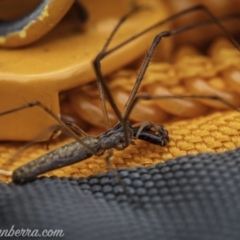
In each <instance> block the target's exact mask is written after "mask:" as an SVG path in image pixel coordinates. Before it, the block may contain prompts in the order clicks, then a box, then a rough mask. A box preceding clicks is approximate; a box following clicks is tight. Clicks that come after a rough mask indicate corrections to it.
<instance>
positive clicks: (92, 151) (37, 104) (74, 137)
mask: <svg viewBox="0 0 240 240" xmlns="http://www.w3.org/2000/svg"><path fill="white" fill-rule="evenodd" d="M35 106H37V107H40V108H41V109H42V110H44V111H45V112H46V113H47V114H49V115H50V116H51V117H52V118H54V119H55V120H56V121H57V122H58V124H59V125H60V127H61V129H62V131H64V132H65V133H66V134H67V135H68V136H70V137H72V138H73V139H75V140H76V141H77V142H79V144H81V145H83V146H84V147H85V148H86V149H87V150H89V151H90V152H91V153H93V154H94V153H95V152H94V149H91V148H90V147H89V146H87V145H86V144H84V143H83V142H82V141H81V138H80V137H79V136H78V135H76V134H75V133H74V132H73V131H72V130H71V129H70V128H69V127H68V126H67V125H66V124H65V123H64V122H63V121H62V120H61V119H60V118H59V117H58V116H57V115H56V114H55V113H53V112H52V111H51V110H50V109H49V108H48V107H47V106H46V105H44V104H43V103H41V102H39V101H32V102H28V103H26V104H24V105H22V106H19V107H16V108H12V109H9V110H6V111H3V112H1V113H0V116H3V115H7V114H10V113H13V112H17V111H21V110H23V109H26V108H30V107H35Z"/></svg>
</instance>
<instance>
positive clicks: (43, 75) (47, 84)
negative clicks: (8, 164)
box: [0, 0, 169, 141]
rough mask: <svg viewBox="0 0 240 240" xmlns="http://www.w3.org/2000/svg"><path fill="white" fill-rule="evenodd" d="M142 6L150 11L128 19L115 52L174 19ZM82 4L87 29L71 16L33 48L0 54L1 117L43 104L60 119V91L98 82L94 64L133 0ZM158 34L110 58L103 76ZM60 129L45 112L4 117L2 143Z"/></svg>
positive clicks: (158, 7) (154, 3)
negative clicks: (162, 21) (31, 104)
mask: <svg viewBox="0 0 240 240" xmlns="http://www.w3.org/2000/svg"><path fill="white" fill-rule="evenodd" d="M141 2H143V4H144V6H146V8H143V9H142V10H141V11H139V12H138V13H136V14H135V15H134V16H132V17H131V18H130V19H128V21H127V24H124V25H123V26H122V28H121V29H120V31H119V32H118V33H117V35H116V37H115V39H114V40H113V42H112V43H111V46H110V47H113V46H116V45H117V44H119V43H121V42H123V41H124V40H125V39H127V38H129V37H130V36H133V35H135V34H136V33H138V32H140V31H141V30H143V29H144V28H147V27H148V26H151V25H152V24H154V23H156V22H158V21H159V20H160V19H164V18H166V16H167V15H169V13H168V11H167V10H166V7H165V5H164V4H163V3H161V2H160V1H158V0H151V1H148V2H147V3H146V2H145V1H139V4H141ZM81 3H82V4H83V5H84V6H85V7H86V9H87V10H88V12H89V17H90V18H89V22H88V26H87V28H86V30H84V31H80V29H79V28H80V27H79V25H80V24H79V21H78V18H77V16H76V15H74V14H70V13H69V14H68V15H67V17H66V18H64V20H63V21H62V22H61V23H60V24H59V25H57V26H56V28H54V29H53V30H52V31H51V32H49V33H48V34H47V35H46V36H44V37H43V38H41V39H40V40H38V41H37V42H35V43H33V44H31V45H30V46H27V47H25V48H18V49H11V50H9V49H4V48H1V49H0V56H1V58H0V112H2V111H5V110H9V109H11V108H15V107H17V106H21V105H23V104H25V103H27V102H29V101H33V100H38V101H40V102H42V103H43V104H45V105H46V106H48V107H49V108H50V109H51V110H52V111H53V112H54V113H55V114H57V115H58V116H59V115H60V112H59V98H58V94H59V92H61V91H64V90H67V89H70V88H74V87H77V86H80V85H83V84H85V83H87V82H89V81H91V80H94V79H95V75H94V72H93V68H92V64H91V62H92V59H93V58H94V56H95V55H96V54H97V53H98V52H99V51H100V49H101V48H102V46H103V44H104V43H105V41H106V39H107V37H108V36H109V34H110V33H111V31H112V29H113V27H114V26H115V25H116V24H117V22H118V20H119V18H120V17H121V16H123V15H124V14H125V13H126V12H128V11H129V10H130V9H131V3H132V1H130V0H123V1H120V2H118V4H116V3H115V2H114V1H110V0H104V1H93V0H92V1H89V0H82V1H81ZM165 28H166V26H165ZM159 31H160V29H159V28H157V29H154V30H153V31H151V32H149V33H147V34H145V35H144V36H142V37H139V38H137V39H136V40H135V41H134V42H132V43H130V44H128V45H126V46H124V47H122V48H121V50H119V51H117V52H115V53H113V54H111V55H110V56H108V57H107V58H106V59H105V60H104V61H103V67H102V71H103V73H104V74H108V73H110V72H112V71H114V70H115V69H118V68H119V67H121V66H123V65H126V64H127V63H129V62H131V61H132V60H133V59H136V58H137V57H139V56H140V55H142V54H143V53H145V51H146V49H147V47H148V46H149V44H150V43H151V41H152V38H153V36H154V35H155V34H156V33H157V32H159ZM55 124H56V122H55V121H54V120H53V119H52V118H51V117H50V116H49V115H47V114H46V113H45V112H44V111H43V110H42V109H39V108H37V107H35V108H31V109H25V110H23V111H19V112H15V113H12V114H8V115H5V116H1V117H0V140H26V141H28V140H31V139H33V138H34V137H36V136H37V135H38V134H39V133H41V132H42V131H44V130H46V129H47V128H48V127H49V126H52V125H55Z"/></svg>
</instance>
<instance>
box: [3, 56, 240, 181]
mask: <svg viewBox="0 0 240 240" xmlns="http://www.w3.org/2000/svg"><path fill="white" fill-rule="evenodd" d="M238 60H239V59H238ZM221 64H222V65H223V63H221ZM155 74H156V73H155ZM146 120H148V119H146ZM164 127H165V129H167V130H168V132H169V137H170V142H169V144H168V145H167V146H166V147H160V146H156V145H152V144H148V143H146V142H143V141H140V140H136V141H135V142H136V145H131V146H129V147H128V148H127V149H125V150H123V151H117V150H114V156H113V158H112V165H113V166H114V167H115V168H120V167H135V166H149V165H153V164H156V163H158V162H160V161H165V160H167V159H169V158H175V157H178V156H184V155H186V154H190V153H199V152H224V151H226V150H230V149H235V148H236V147H238V146H240V113H239V112H237V111H234V110H225V111H219V110H216V111H215V112H212V113H211V114H209V115H207V116H202V117H196V118H191V119H187V120H186V119H185V120H181V119H178V120H175V121H173V120H171V123H167V122H166V123H164ZM70 141H72V140H71V139H66V138H61V139H58V140H55V141H53V142H52V143H51V144H50V150H53V149H55V148H57V147H59V146H61V145H63V144H66V143H68V142H70ZM21 146H23V143H1V145H0V169H4V170H14V169H16V168H17V167H19V166H21V165H23V164H25V163H27V162H29V161H31V160H32V159H35V158H36V157H38V156H41V155H43V154H44V153H46V152H47V150H46V145H45V144H44V143H41V144H35V145H34V146H33V147H31V148H29V149H28V150H26V151H25V152H24V153H22V154H21V155H19V156H17V158H16V159H15V160H14V161H13V162H11V161H9V158H10V157H11V156H13V154H14V153H15V152H16V151H17V150H18V149H19V148H20V147H21ZM105 156H106V154H105V155H103V156H102V157H95V156H94V157H92V158H89V159H87V160H85V161H82V162H80V163H76V164H73V165H71V166H67V167H64V168H61V169H58V170H55V171H51V172H48V173H46V174H44V175H45V176H53V175H54V176H59V177H87V176H89V175H93V174H98V173H100V172H106V171H107V170H108V166H107V165H106V162H105ZM10 180H11V178H10V177H5V176H1V175H0V181H5V182H9V181H10Z"/></svg>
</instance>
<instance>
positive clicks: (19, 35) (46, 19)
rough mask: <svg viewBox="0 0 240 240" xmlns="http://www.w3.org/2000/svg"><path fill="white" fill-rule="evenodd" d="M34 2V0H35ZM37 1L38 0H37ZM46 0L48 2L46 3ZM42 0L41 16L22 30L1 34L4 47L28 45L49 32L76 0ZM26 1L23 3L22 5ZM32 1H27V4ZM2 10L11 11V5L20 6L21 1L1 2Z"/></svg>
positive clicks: (1, 44) (0, 41)
mask: <svg viewBox="0 0 240 240" xmlns="http://www.w3.org/2000/svg"><path fill="white" fill-rule="evenodd" d="M33 2H34V1H33ZM35 2H36V1H35ZM44 2H46V4H44ZM44 2H43V1H40V3H41V4H42V5H43V10H42V11H41V12H40V13H39V16H38V17H37V18H36V19H35V20H32V21H30V22H29V23H28V24H27V25H26V26H25V27H24V28H23V29H21V30H20V31H14V32H11V33H9V34H7V35H6V36H0V46H3V47H19V46H25V45H28V44H30V43H32V42H34V41H36V40H38V39H39V38H41V37H42V36H43V35H45V34H46V33H47V32H49V31H50V30H51V29H52V28H53V27H54V26H55V25H56V24H57V23H58V22H59V21H60V20H61V19H62V17H63V16H64V15H65V14H66V12H67V11H68V10H69V8H70V7H71V5H72V4H73V2H74V0H60V1H59V0H49V1H44ZM22 4H24V3H21V5H22ZM29 4H31V3H28V2H26V3H25V6H26V5H29ZM0 6H1V12H5V11H9V10H10V8H11V6H14V8H15V7H19V2H18V3H17V2H16V1H15V2H14V1H11V3H8V4H6V3H5V4H3V3H1V5H0Z"/></svg>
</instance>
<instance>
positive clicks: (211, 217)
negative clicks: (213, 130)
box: [0, 149, 240, 240]
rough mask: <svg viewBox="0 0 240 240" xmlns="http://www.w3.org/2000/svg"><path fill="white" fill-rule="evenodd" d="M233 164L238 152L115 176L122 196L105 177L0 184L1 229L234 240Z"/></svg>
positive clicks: (236, 184)
mask: <svg viewBox="0 0 240 240" xmlns="http://www.w3.org/2000/svg"><path fill="white" fill-rule="evenodd" d="M239 163H240V149H236V150H235V151H228V152H225V153H222V154H220V153H217V154H213V153H208V154H197V155H188V156H185V157H179V158H177V159H170V160H168V161H167V162H165V163H161V164H157V165H156V166H151V167H147V168H144V167H139V168H131V169H120V170H118V173H119V176H120V178H121V182H122V183H123V185H124V186H125V189H123V188H122V187H121V185H119V183H118V182H117V181H116V180H115V178H114V176H113V175H112V173H110V172H109V173H106V174H101V175H98V176H92V177H89V178H87V179H68V178H40V179H37V180H35V181H33V182H30V183H27V184H23V185H16V184H13V183H10V184H5V183H2V184H0V229H10V228H11V227H12V226H13V225H14V229H21V228H23V229H26V228H29V229H38V230H39V232H41V231H42V230H44V229H53V230H54V229H62V230H63V232H64V236H63V237H59V238H58V237H53V238H47V239H71V240H74V239H82V240H83V239H89V240H90V239H109V240H110V239H111V240H117V239H138V240H141V239H143V240H145V239H161V240H165V239H166V240H173V239H174V240H177V239H178V240H183V239H184V240H188V239H189V240H190V239H191V240H207V239H209V240H210V239H211V240H215V239H216V240H223V239H231V240H239V239H240V181H239V180H240V164H239ZM8 239H11V238H8ZM17 239H19V238H17ZM24 239H27V238H24ZM34 239H35V238H34ZM38 239H45V238H44V237H39V238H38Z"/></svg>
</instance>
